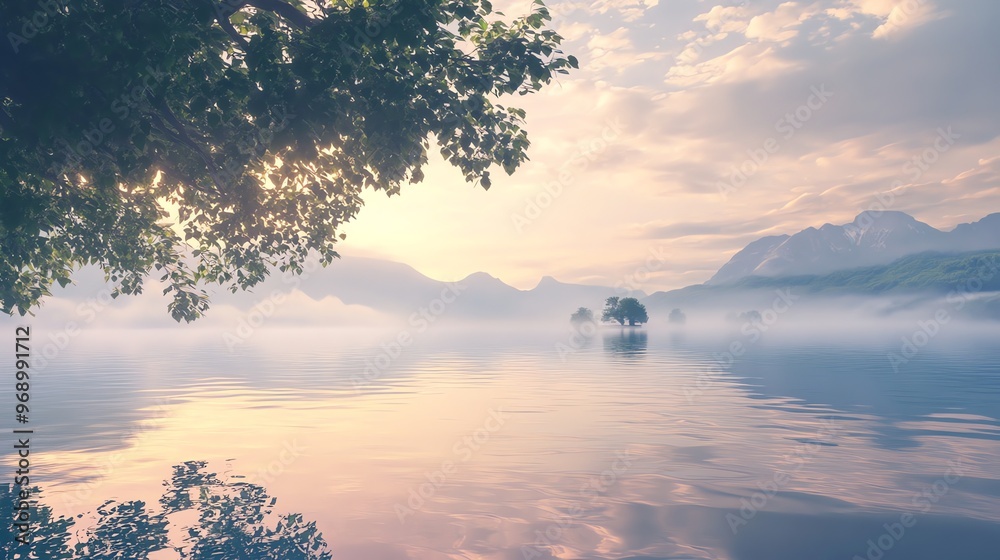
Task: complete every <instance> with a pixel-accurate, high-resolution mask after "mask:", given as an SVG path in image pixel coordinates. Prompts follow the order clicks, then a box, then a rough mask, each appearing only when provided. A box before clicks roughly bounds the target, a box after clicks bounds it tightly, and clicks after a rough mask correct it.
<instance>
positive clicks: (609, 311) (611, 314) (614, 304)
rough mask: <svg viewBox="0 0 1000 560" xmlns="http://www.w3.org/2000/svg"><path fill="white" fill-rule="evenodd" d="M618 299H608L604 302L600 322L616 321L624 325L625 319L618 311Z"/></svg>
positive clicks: (619, 300) (619, 299)
mask: <svg viewBox="0 0 1000 560" xmlns="http://www.w3.org/2000/svg"><path fill="white" fill-rule="evenodd" d="M620 302H621V298H620V297H609V298H608V299H607V300H605V301H604V311H603V312H601V320H602V321H617V322H618V323H619V324H621V325H624V324H625V317H624V316H623V315H622V314H621V311H620V308H621V306H620Z"/></svg>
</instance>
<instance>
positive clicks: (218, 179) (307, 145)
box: [0, 0, 577, 321]
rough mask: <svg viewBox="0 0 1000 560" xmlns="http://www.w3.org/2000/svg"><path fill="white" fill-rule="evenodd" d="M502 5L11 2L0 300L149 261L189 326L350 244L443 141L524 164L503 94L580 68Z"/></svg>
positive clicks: (1, 130)
mask: <svg viewBox="0 0 1000 560" xmlns="http://www.w3.org/2000/svg"><path fill="white" fill-rule="evenodd" d="M504 19H505V18H504V17H503V16H502V15H501V14H499V13H498V12H493V9H492V6H491V4H490V3H489V1H487V0H450V1H447V2H445V1H442V0H395V1H392V0H388V1H372V2H364V3H362V2H357V1H355V0H317V1H315V2H305V1H304V0H223V1H222V2H221V3H220V2H218V1H215V0H149V1H146V2H134V1H131V0H78V1H77V0H74V1H73V2H66V1H64V0H53V1H51V2H41V3H38V2H2V3H0V32H2V36H3V37H4V38H6V39H7V40H8V42H9V45H0V309H2V310H3V311H4V312H6V313H13V312H14V311H15V310H16V311H17V312H19V313H21V314H22V315H23V314H25V313H27V312H28V311H29V310H31V309H32V308H34V307H35V306H37V305H38V304H39V302H40V300H41V299H42V298H43V297H44V296H46V295H48V294H49V293H50V288H51V287H52V285H53V284H54V283H58V284H60V285H66V284H67V283H69V282H70V277H71V276H72V273H73V272H74V270H75V269H77V268H78V267H80V266H83V265H86V264H90V265H97V266H99V267H100V268H101V269H102V270H104V272H105V274H106V276H107V279H108V280H109V281H110V282H112V283H113V284H114V288H115V289H114V295H116V296H117V295H119V294H137V293H140V292H141V291H142V288H143V281H144V279H145V278H146V277H147V276H148V275H149V274H151V273H152V272H153V271H154V270H155V271H157V272H158V274H157V276H156V277H157V278H158V279H160V280H162V281H163V282H165V283H166V284H167V285H166V288H165V290H164V293H172V294H173V299H172V302H171V303H170V305H169V310H170V312H171V314H172V315H173V317H174V318H175V319H176V320H178V321H180V320H182V319H183V320H186V321H191V320H194V319H196V318H197V317H199V316H201V315H202V314H203V313H204V312H205V311H206V310H207V309H208V300H207V295H206V292H205V289H204V288H205V287H206V286H207V285H209V284H219V285H222V286H223V287H225V288H226V289H229V290H230V291H233V292H235V291H238V290H240V289H248V288H251V287H253V286H254V285H256V284H258V283H259V282H260V281H262V280H263V279H264V278H265V277H266V276H267V275H268V274H269V273H270V272H271V271H272V270H275V269H277V270H280V271H281V272H291V273H301V272H302V269H303V264H304V263H306V262H307V259H312V258H315V259H318V261H319V262H320V263H321V264H322V265H324V266H325V265H327V264H329V263H330V262H332V260H333V259H334V258H336V257H337V256H338V255H337V253H336V251H335V250H334V246H335V244H336V243H337V241H338V240H339V239H343V238H344V235H343V234H340V233H339V229H340V226H341V225H342V224H344V223H345V222H347V221H349V220H351V219H353V218H354V217H355V215H356V214H357V212H358V210H359V208H360V207H361V205H362V196H361V195H362V193H363V191H365V190H366V189H372V190H376V191H382V192H384V193H386V194H388V195H395V194H398V193H399V192H400V189H401V185H402V184H404V183H417V182H419V181H421V180H422V178H423V168H424V166H425V165H426V163H427V161H428V153H429V151H430V150H431V142H432V141H433V142H435V144H436V148H437V149H438V150H439V151H440V153H441V155H442V156H443V157H444V159H445V160H446V161H448V162H449V163H450V164H451V165H454V166H455V167H457V168H458V169H460V170H461V171H462V173H463V174H464V176H465V178H466V180H467V181H469V182H478V184H479V185H481V186H482V187H483V188H485V189H488V188H489V187H490V171H491V169H492V168H493V167H494V166H499V167H500V168H502V169H503V170H504V171H505V172H506V173H508V174H510V173H513V172H514V171H515V170H516V169H517V167H518V166H519V165H520V164H521V163H522V162H523V161H525V160H526V159H527V153H526V150H527V148H528V144H529V142H528V138H527V133H526V132H525V130H523V129H522V124H523V121H524V118H525V112H524V111H523V110H521V109H518V108H514V107H508V106H506V105H505V104H500V102H499V101H501V99H500V98H501V97H502V96H507V95H510V94H514V93H518V94H522V95H523V94H528V93H532V92H535V91H537V90H539V89H540V88H542V87H543V86H544V85H545V84H548V83H549V82H550V81H551V80H552V79H553V78H554V77H555V76H556V75H557V74H560V73H566V72H567V71H568V69H569V68H575V67H576V66H577V61H576V59H575V58H573V57H572V56H565V55H564V54H563V53H562V52H561V51H560V50H558V48H557V47H558V45H559V43H560V41H561V38H560V37H559V35H558V34H556V33H555V32H554V31H552V30H551V29H548V28H547V27H546V26H547V22H548V21H549V20H550V16H549V12H548V10H547V9H546V8H545V6H544V5H543V4H542V2H541V1H540V0H535V2H534V3H533V4H532V12H531V13H530V14H529V15H526V16H524V17H521V18H516V19H513V20H511V21H504Z"/></svg>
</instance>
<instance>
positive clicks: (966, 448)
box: [32, 314, 1000, 560]
mask: <svg viewBox="0 0 1000 560" xmlns="http://www.w3.org/2000/svg"><path fill="white" fill-rule="evenodd" d="M689 315H690V314H689ZM789 317H790V316H789ZM719 324H720V325H721V324H726V322H725V321H722V322H720V323H719ZM805 326H806V325H805V324H804V323H796V322H793V321H785V320H784V319H782V321H779V322H778V323H775V325H774V327H773V328H770V329H768V330H767V332H762V333H761V334H760V336H759V337H757V338H755V339H754V338H753V337H752V336H747V335H746V334H745V333H744V332H741V331H742V330H743V327H744V325H741V324H738V323H735V324H732V323H731V324H730V326H729V327H728V328H726V329H723V328H717V329H714V330H713V329H712V328H709V327H708V326H707V324H706V325H701V326H699V325H698V322H697V321H694V320H693V319H692V320H691V321H690V324H687V325H684V326H683V327H679V326H662V325H653V326H651V327H648V328H647V327H643V328H631V329H630V328H620V327H600V328H598V329H595V330H593V331H589V336H584V335H581V334H580V329H579V328H572V327H570V326H569V325H563V326H560V327H558V328H553V329H549V328H533V327H529V326H523V327H521V328H515V329H511V328H481V327H480V328H474V327H472V326H470V325H461V326H460V325H452V326H450V327H449V326H447V325H443V324H442V325H439V326H437V327H435V328H433V329H428V330H426V331H423V332H418V331H416V330H409V331H408V332H409V334H410V339H411V342H410V343H409V344H407V345H399V346H396V345H395V344H394V342H393V341H397V340H399V336H398V335H399V333H400V332H402V331H401V330H400V329H397V328H393V329H382V328H379V329H368V330H358V329H353V330H347V329H329V330H315V329H314V330H307V329H288V330H282V329H273V328H267V329H262V330H260V331H259V332H257V333H255V334H254V336H253V338H252V344H247V345H245V346H243V347H240V348H238V349H236V350H235V351H233V352H230V351H228V350H227V348H226V346H225V344H224V343H223V341H222V340H221V339H220V338H218V337H217V336H213V337H205V336H204V335H202V334H199V332H198V331H197V330H192V331H186V332H182V331H176V330H170V331H90V332H86V333H83V334H81V335H80V336H78V337H76V338H74V339H73V341H72V343H71V344H70V345H69V346H68V347H66V348H65V349H63V350H61V351H60V353H59V355H58V356H56V357H55V358H54V359H52V360H51V361H50V363H49V364H48V365H47V366H46V367H44V368H43V369H40V370H39V371H38V372H37V375H36V381H35V385H34V389H33V391H34V393H33V395H32V401H33V402H34V403H35V407H36V408H35V410H34V420H33V421H34V422H35V424H36V425H35V427H36V432H37V433H36V436H35V437H36V438H37V442H36V445H37V449H39V452H38V454H37V458H36V463H33V468H36V467H35V465H36V464H37V471H36V475H37V479H35V478H33V482H35V481H36V480H37V482H38V485H39V486H40V487H41V489H42V491H43V493H42V502H43V504H44V505H47V506H49V507H51V508H52V511H53V516H55V517H58V516H67V517H71V516H75V515H79V514H84V516H83V517H82V518H79V519H76V520H75V523H76V526H77V527H78V528H80V529H82V528H83V527H86V526H88V524H89V525H90V526H94V527H103V526H104V525H109V526H117V525H114V524H115V523H118V524H121V523H125V521H122V516H120V515H119V516H118V517H114V516H112V517H114V519H112V518H109V517H108V516H107V515H100V514H99V513H96V512H97V510H98V509H99V508H100V507H101V505H102V504H104V502H105V501H107V500H115V501H116V502H120V503H128V502H130V501H134V500H140V501H142V502H143V503H144V504H146V505H145V506H144V507H145V509H144V510H143V511H147V510H148V512H149V514H150V515H152V516H153V519H154V520H156V519H160V518H157V517H155V516H156V515H163V517H162V519H163V520H164V521H165V523H166V525H165V527H166V528H165V529H163V530H162V533H163V534H162V537H163V538H162V539H160V540H157V539H151V540H149V543H151V544H149V543H147V544H146V545H144V546H148V547H150V548H149V550H150V551H151V550H154V549H158V550H159V549H162V550H160V551H159V552H157V553H155V554H154V555H153V556H150V557H155V558H176V557H179V556H178V553H176V552H173V551H171V550H168V549H169V548H171V547H177V548H180V549H181V550H182V551H189V552H190V551H192V550H196V549H198V550H202V549H204V546H205V545H204V543H202V544H199V542H200V541H203V540H205V539H208V538H210V537H209V535H211V534H213V533H212V531H214V530H215V529H212V528H210V527H207V526H204V525H199V522H198V521H197V519H199V517H198V515H196V514H195V513H192V512H196V511H202V512H204V511H206V509H205V508H209V509H210V508H211V507H214V506H212V504H214V503H215V502H211V501H209V502H200V501H199V500H197V499H194V501H193V502H191V503H188V502H177V503H175V501H173V498H171V499H168V500H166V501H163V500H162V499H161V498H162V494H163V492H164V486H163V484H162V481H165V480H166V481H170V480H173V482H171V483H170V485H168V486H170V487H185V488H187V487H189V486H190V487H192V488H199V487H204V486H206V485H207V487H208V488H209V494H210V495H216V494H218V495H222V496H228V497H227V498H225V499H227V500H235V501H232V502H231V503H233V504H237V503H239V499H240V496H242V495H251V496H257V497H258V498H260V499H263V498H261V496H269V497H273V498H274V499H275V500H276V502H275V503H274V505H272V506H268V507H267V511H269V512H271V513H269V514H268V516H266V518H265V520H264V521H261V522H260V523H262V524H263V525H266V526H268V527H269V528H268V531H270V533H268V532H267V531H265V532H264V533H261V534H267V535H271V536H269V537H267V538H265V537H260V539H262V540H267V539H271V540H273V541H274V542H290V541H288V539H289V538H291V537H288V536H287V535H285V536H282V533H281V532H280V531H279V530H278V528H279V525H277V518H276V517H274V516H278V515H286V514H288V513H295V514H301V516H302V518H301V519H302V521H303V523H306V522H315V523H316V525H315V528H316V531H318V532H319V533H321V535H322V539H323V540H325V543H326V547H325V548H323V547H320V549H319V550H328V551H329V552H331V553H332V557H333V558H358V559H362V558H363V559H380V558H385V559H391V558H392V559H394V558H460V557H480V558H706V559H707V558H713V559H714V558H738V559H761V560H765V559H778V560H783V559H788V560H792V559H801V558H824V559H825V558H830V559H834V558H843V559H851V558H854V557H855V555H858V556H860V557H861V558H869V557H870V558H876V557H881V556H882V555H884V557H885V558H893V557H895V558H908V559H924V558H927V559H931V558H935V559H936V558H941V557H960V558H992V557H993V556H992V554H993V551H995V550H996V548H995V544H996V538H997V537H996V535H998V534H1000V514H998V512H1000V476H998V474H1000V473H998V472H997V470H996V464H998V459H1000V365H998V364H1000V349H998V348H997V346H996V344H995V340H996V338H995V334H996V333H995V331H983V330H981V329H980V330H979V331H976V330H975V329H972V328H968V326H961V325H959V324H954V325H948V326H947V328H945V329H942V330H941V331H940V332H939V333H937V334H936V335H935V336H934V337H930V338H929V340H928V342H927V343H926V344H924V345H922V346H921V347H920V348H918V349H917V352H915V353H914V354H913V355H912V356H910V357H908V358H906V360H907V361H906V363H904V364H902V365H898V366H897V367H896V369H895V370H894V368H893V365H892V362H891V361H890V359H889V357H888V356H889V355H890V353H893V352H899V347H900V345H901V344H902V341H901V338H900V337H901V336H907V335H909V334H910V333H909V331H908V329H910V326H909V325H907V324H906V322H900V323H897V326H898V327H899V328H897V329H896V330H895V331H890V330H887V329H884V328H882V331H883V332H882V333H881V335H880V336H873V335H872V333H873V332H874V330H873V329H872V330H865V331H863V332H850V331H848V330H847V329H843V332H842V334H841V335H839V336H834V335H833V334H831V332H832V331H831V329H828V328H827V329H825V330H824V329H817V330H816V331H815V332H813V331H807V330H805V329H804V328H803V327H805ZM827 326H828V325H827ZM702 327H704V328H702ZM882 327H884V325H883V326H882ZM402 328H403V329H406V328H407V327H402ZM910 330H912V329H910ZM977 332H978V334H976V333H977ZM36 336H37V337H38V339H39V340H41V339H43V338H44V337H45V333H44V332H41V331H40V332H39V333H38V335H36ZM862 340H863V341H864V343H860V341H862ZM736 343H738V344H739V345H740V346H741V351H739V352H736V351H734V350H736V346H734V344H736ZM192 462H194V463H192ZM184 465H188V466H184ZM191 465H194V466H191ZM178 466H181V467H179V468H180V470H177V469H178ZM176 473H187V474H185V475H184V477H183V478H181V479H177V478H176V476H177V475H176ZM205 473H208V474H205ZM209 475H211V476H209ZM172 477H174V478H173V479H172ZM206 481H207V482H206ZM192 492H194V493H192V494H191V496H197V495H198V492H197V491H196V490H192ZM241 492H242V493H241ZM171 495H172V496H173V495H175V494H171ZM258 498H253V499H254V500H256V499H258ZM269 500H270V498H268V500H266V501H265V503H270V502H269ZM226 503H230V502H226ZM157 504H160V505H159V506H157ZM164 504H167V505H164ZM170 504H174V505H173V506H170ZM252 505H253V504H250V505H249V506H247V507H250V506H252ZM170 507H173V509H170ZM234 507H235V506H234ZM163 508H166V509H164V511H160V510H161V509H163ZM199 508H201V509H200V510H199ZM103 511H105V512H107V508H105V509H104V510H103ZM170 512H173V513H170ZM904 515H909V516H911V517H905V518H901V516H904ZM143 519H145V518H143ZM248 519H249V518H248ZM254 519H255V518H254ZM901 519H902V520H901ZM904 521H905V524H904ZM102 523H103V524H104V525H102ZM128 523H132V522H131V521H128ZM128 523H126V525H128ZM254 523H256V521H254ZM268 523H270V525H268ZM132 526H135V525H134V523H133V524H132ZM144 526H145V525H144ZM153 526H158V525H156V524H155V523H153ZM192 526H200V527H202V528H201V529H199V530H197V531H194V532H193V533H192V532H191V531H189V530H188V529H190V528H191V527H192ZM254 526H255V525H253V523H251V524H250V525H248V526H247V527H249V528H247V527H243V529H240V526H239V524H233V525H231V526H227V527H225V528H224V530H223V529H219V531H223V532H225V531H229V532H233V531H236V533H233V534H232V535H231V536H233V535H235V536H238V532H239V531H241V530H244V529H245V530H246V531H247V534H252V533H253V527H254ZM282 526H284V525H282ZM210 529H211V530H210ZM199 531H200V532H199ZM219 531H215V533H214V534H218V533H219ZM107 534H117V533H115V532H114V531H104V532H101V531H97V532H93V531H92V532H91V533H86V532H85V531H82V530H81V531H77V532H76V533H75V535H76V537H74V538H76V539H79V540H83V541H87V539H88V538H89V539H90V540H94V539H96V540H97V541H100V539H101V538H103V537H101V535H107ZM123 534H126V533H123ZM308 534H309V535H312V533H308ZM88 535H90V536H89V537H88ZM198 535H201V536H200V537H199V536H198ZM886 535H888V536H886ZM296 538H298V537H296ZM309 538H312V537H309ZM880 538H881V541H880V540H879V539H880ZM282 539H284V540H282ZM267 542H271V541H267ZM296 542H297V541H296ZM157 543H158V544H157ZM166 543H169V546H168V545H167V544H166ZM881 545H885V547H882V548H879V547H880V546H881ZM199 546H200V547H202V548H201V549H199V548H198V547H199ZM262 546H263V545H262ZM268 546H271V545H268ZM274 546H278V545H274ZM872 546H874V547H875V548H874V549H873V548H871V547H872ZM886 547H888V548H886ZM883 549H884V550H883ZM288 550H293V549H288ZM869 555H870V556H869ZM301 557H309V558H313V557H315V558H320V557H322V556H321V555H319V553H318V552H315V553H313V552H310V553H309V554H306V555H304V556H301Z"/></svg>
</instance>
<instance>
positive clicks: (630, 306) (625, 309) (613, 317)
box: [601, 297, 649, 327]
mask: <svg viewBox="0 0 1000 560" xmlns="http://www.w3.org/2000/svg"><path fill="white" fill-rule="evenodd" d="M601 320H602V321H617V322H618V324H620V325H624V324H625V321H628V324H629V326H633V327H634V326H635V325H636V324H637V323H638V324H642V323H646V322H649V316H648V315H647V314H646V306H645V305H643V304H641V303H639V300H637V299H635V298H618V297H609V298H608V299H607V300H606V301H605V302H604V312H603V313H602V314H601Z"/></svg>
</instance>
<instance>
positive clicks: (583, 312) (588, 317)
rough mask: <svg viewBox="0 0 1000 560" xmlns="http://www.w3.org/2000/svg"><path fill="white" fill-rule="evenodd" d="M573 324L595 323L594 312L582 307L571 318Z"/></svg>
mask: <svg viewBox="0 0 1000 560" xmlns="http://www.w3.org/2000/svg"><path fill="white" fill-rule="evenodd" d="M569 320H570V322H572V323H587V322H593V321H594V312H593V311H591V310H589V309H587V308H586V307H581V308H579V309H577V310H576V313H573V315H572V316H570V318H569Z"/></svg>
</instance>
